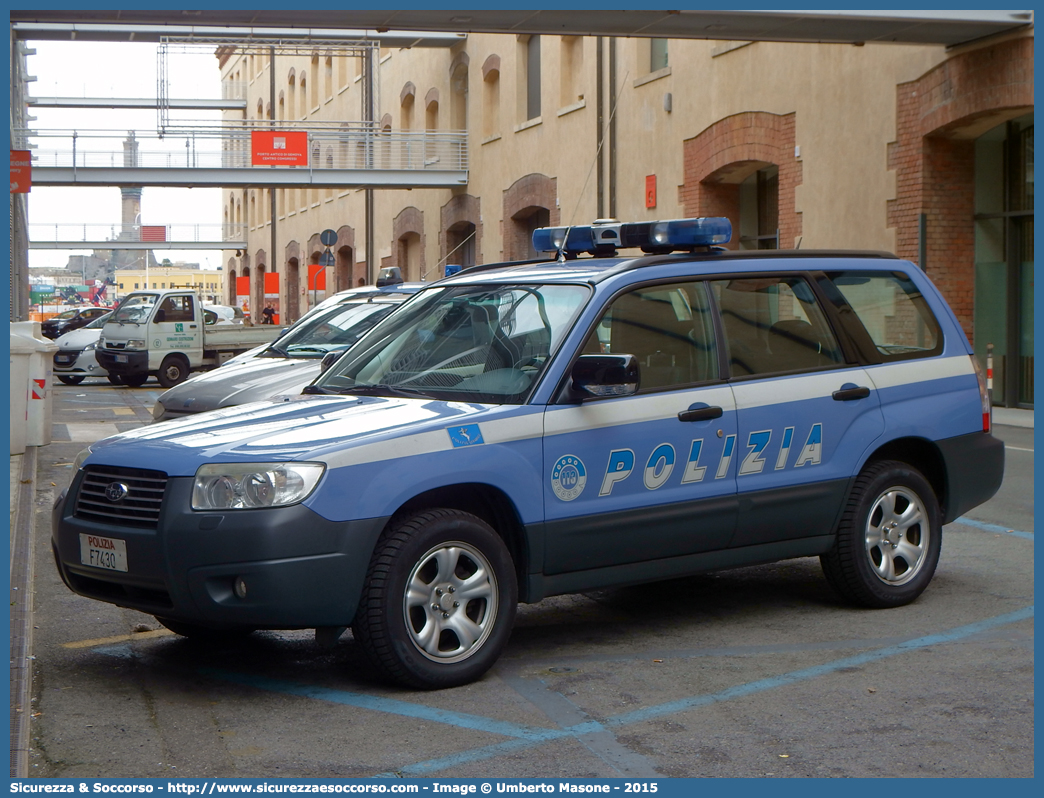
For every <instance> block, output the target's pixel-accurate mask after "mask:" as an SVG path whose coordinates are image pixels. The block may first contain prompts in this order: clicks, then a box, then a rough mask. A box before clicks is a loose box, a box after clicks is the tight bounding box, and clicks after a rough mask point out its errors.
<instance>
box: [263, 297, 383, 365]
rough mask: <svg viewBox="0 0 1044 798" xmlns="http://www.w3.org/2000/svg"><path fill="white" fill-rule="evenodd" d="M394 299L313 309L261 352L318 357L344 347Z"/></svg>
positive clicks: (373, 323) (361, 333) (381, 316)
mask: <svg viewBox="0 0 1044 798" xmlns="http://www.w3.org/2000/svg"><path fill="white" fill-rule="evenodd" d="M397 304H398V303H391V302H381V303H376V302H365V303H355V302H353V303H350V304H345V305H337V306H335V307H332V308H329V309H328V310H326V311H323V312H321V313H317V314H316V315H315V316H313V317H312V318H310V319H308V320H307V321H305V322H304V323H303V324H299V325H298V326H296V327H294V328H292V329H291V330H290V331H289V332H287V333H286V334H285V335H284V336H283V337H281V338H280V339H279V340H278V341H277V342H276V343H274V344H272V346H271V347H269V351H268V352H266V353H265V354H266V355H268V356H272V355H284V356H289V357H322V356H323V355H325V354H326V353H327V352H332V351H334V350H335V349H347V348H348V347H349V346H351V345H352V344H354V343H355V342H356V341H358V340H359V339H360V338H362V336H363V333H365V332H366V331H367V330H369V329H370V328H371V327H373V326H374V325H375V324H376V323H377V322H378V321H380V320H381V319H383V318H384V317H385V316H387V315H388V314H389V313H391V312H392V310H393V309H394V308H395V307H396V305H397Z"/></svg>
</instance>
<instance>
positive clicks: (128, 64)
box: [28, 41, 222, 269]
mask: <svg viewBox="0 0 1044 798" xmlns="http://www.w3.org/2000/svg"><path fill="white" fill-rule="evenodd" d="M29 46H30V48H32V49H35V50H36V54H35V55H31V56H28V69H29V74H30V75H33V76H35V77H36V81H34V82H33V83H30V84H29V93H30V96H33V97H127V98H135V99H140V98H148V99H155V98H156V97H157V96H158V88H157V78H156V76H157V72H158V70H157V53H158V48H159V45H157V44H146V43H140V44H131V43H115V42H51V41H36V42H29ZM173 49H174V48H173V47H172V48H171V50H172V52H171V53H170V55H169V61H168V74H169V75H170V82H171V85H170V89H169V94H168V96H169V97H171V98H172V99H184V98H191V99H197V98H217V97H220V95H221V86H220V73H219V71H218V62H217V59H216V58H215V57H214V55H213V51H212V50H209V51H204V50H201V49H197V50H194V51H193V52H173ZM30 114H31V115H33V116H35V117H36V118H37V119H36V121H35V122H31V123H30V125H31V126H32V127H33V128H34V129H37V130H43V129H50V130H72V129H75V130H78V131H87V130H114V131H118V135H119V136H120V138H123V137H126V135H127V132H128V131H131V130H135V131H142V132H145V133H155V131H156V125H157V112H156V111H155V110H145V111H114V110H110V109H99V110H94V109H84V108H73V109H63V110H58V109H46V108H30ZM183 116H190V117H191V118H192V119H209V120H212V121H213V122H214V123H215V124H217V123H218V121H219V120H220V114H219V113H216V112H210V113H209V114H207V113H206V112H203V111H193V112H190V113H183ZM81 141H82V140H81ZM36 143H37V144H38V145H39V148H40V149H41V150H43V149H55V148H60V149H66V150H69V149H71V139H59V140H58V141H57V142H53V143H52V142H48V141H47V140H41V139H36ZM142 146H143V148H144V147H145V146H148V145H146V144H143V145H142ZM153 146H155V145H153ZM161 146H163V147H164V149H172V150H173V149H176V148H177V146H178V145H177V144H176V143H175V142H170V143H169V145H167V144H163V145H161ZM102 148H109V149H118V150H122V144H121V143H120V140H119V139H113V140H112V141H111V142H106V143H104V144H101V143H95V144H94V145H93V146H92V149H102ZM121 213H122V211H121V207H120V190H119V189H118V188H115V187H112V188H78V187H75V188H72V187H70V188H55V187H50V188H47V187H38V186H34V187H33V189H32V190H31V191H30V193H29V224H30V228H29V230H30V237H31V238H35V237H37V235H35V234H34V230H35V229H36V228H34V227H33V226H34V225H39V224H62V225H65V224H69V223H72V224H104V225H111V226H115V225H119V223H120V221H121ZM141 221H142V223H143V224H206V225H217V224H220V223H221V222H222V203H221V189H217V188H195V189H188V188H152V187H146V188H144V189H143V191H142V197H141ZM214 230H215V231H216V228H214ZM40 237H41V238H44V239H46V236H40ZM49 237H50V238H51V239H52V240H53V239H54V238H55V236H54V233H51V234H50V236H49ZM63 237H64V236H63ZM89 252H90V251H89V250H42V249H30V250H29V265H30V266H31V267H32V266H64V265H65V264H66V263H67V262H68V259H69V256H70V255H73V254H89ZM154 253H155V255H156V258H157V260H160V261H162V260H163V259H164V258H170V260H172V261H187V262H190V263H199V264H200V266H202V267H203V268H207V267H208V266H209V267H210V268H215V269H216V268H217V267H218V266H219V265H220V264H221V252H220V251H206V250H185V251H179V250H162V249H157V250H154Z"/></svg>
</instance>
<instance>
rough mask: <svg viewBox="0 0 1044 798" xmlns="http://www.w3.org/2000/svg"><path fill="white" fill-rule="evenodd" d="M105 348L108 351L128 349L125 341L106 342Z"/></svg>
mask: <svg viewBox="0 0 1044 798" xmlns="http://www.w3.org/2000/svg"><path fill="white" fill-rule="evenodd" d="M105 348H106V349H126V348H127V344H126V343H124V342H123V341H106V342H105Z"/></svg>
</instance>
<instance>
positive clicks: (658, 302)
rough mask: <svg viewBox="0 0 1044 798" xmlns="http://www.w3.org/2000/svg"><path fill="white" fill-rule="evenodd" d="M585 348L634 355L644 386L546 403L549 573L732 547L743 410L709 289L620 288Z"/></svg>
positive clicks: (692, 284) (686, 285)
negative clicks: (725, 363) (725, 361)
mask: <svg viewBox="0 0 1044 798" xmlns="http://www.w3.org/2000/svg"><path fill="white" fill-rule="evenodd" d="M582 353H590V354H596V353H603V354H605V353H608V354H631V355H634V356H635V357H636V358H637V360H638V364H639V371H640V374H639V388H638V392H637V393H635V394H633V395H631V396H619V397H612V398H599V399H588V400H585V401H583V402H582V403H581V404H579V405H575V404H573V405H552V406H550V407H549V408H548V410H547V412H546V414H545V422H544V424H545V432H544V468H545V475H546V478H545V482H544V494H545V495H544V507H545V518H546V526H545V530H546V537H545V560H544V573H545V574H549V575H551V574H559V573H567V572H573V571H583V570H587V569H595V568H606V567H610V566H615V565H623V564H628V563H637V562H645V561H650V560H657V559H662V558H668V557H677V556H680V555H687V554H694V553H698V552H704V551H710V550H714V549H721V548H726V547H727V546H728V544H729V541H730V539H731V538H732V535H733V531H734V528H735V518H736V498H735V484H736V483H735V470H734V469H733V468H730V463H731V460H732V457H733V452H734V450H735V443H736V436H735V428H736V413H735V405H734V402H733V398H732V391H731V389H730V388H729V386H728V385H727V384H726V382H725V381H724V380H723V379H722V375H721V372H720V363H719V357H718V351H717V345H716V342H715V333H714V325H713V318H712V314H711V311H710V303H709V301H708V288H707V286H706V285H705V284H704V283H702V282H699V281H689V282H674V283H666V284H654V285H647V286H642V287H638V288H635V289H631V290H628V291H626V292H624V293H622V294H620V295H617V296H616V297H615V298H614V299H612V301H611V302H610V303H608V305H607V307H606V309H605V311H604V313H603V315H602V317H601V319H600V321H599V322H598V324H597V325H596V326H595V328H594V329H593V330H592V331H591V333H590V335H589V336H588V338H587V341H586V343H585V345H584V346H583V347H582V350H581V352H578V353H576V354H577V355H579V354H582Z"/></svg>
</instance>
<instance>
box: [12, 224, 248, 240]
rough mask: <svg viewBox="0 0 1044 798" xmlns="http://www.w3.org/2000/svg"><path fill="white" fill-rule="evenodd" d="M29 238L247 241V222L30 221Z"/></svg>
mask: <svg viewBox="0 0 1044 798" xmlns="http://www.w3.org/2000/svg"><path fill="white" fill-rule="evenodd" d="M27 227H28V228H29V240H30V241H32V242H35V243H41V242H58V241H66V242H68V241H82V242H84V243H86V242H98V241H112V242H128V241H134V242H143V243H150V242H155V243H162V242H168V241H173V242H178V243H188V242H191V243H202V242H213V241H246V237H247V226H246V225H245V224H165V225H158V224H122V223H121V224H72V223H69V224H64V223H62V224H35V223H34V224H30V225H27Z"/></svg>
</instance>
